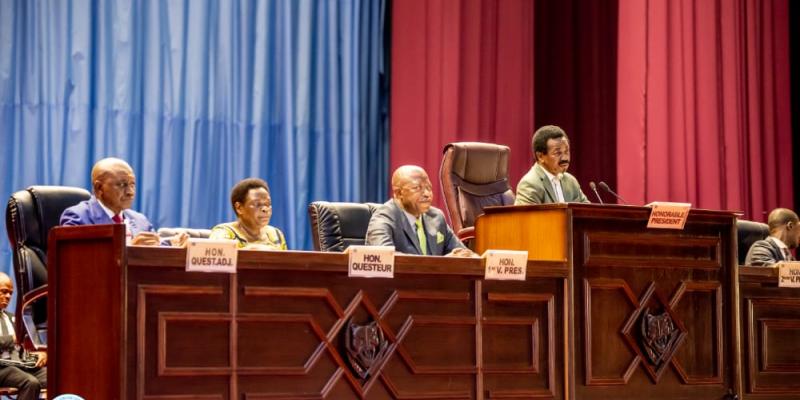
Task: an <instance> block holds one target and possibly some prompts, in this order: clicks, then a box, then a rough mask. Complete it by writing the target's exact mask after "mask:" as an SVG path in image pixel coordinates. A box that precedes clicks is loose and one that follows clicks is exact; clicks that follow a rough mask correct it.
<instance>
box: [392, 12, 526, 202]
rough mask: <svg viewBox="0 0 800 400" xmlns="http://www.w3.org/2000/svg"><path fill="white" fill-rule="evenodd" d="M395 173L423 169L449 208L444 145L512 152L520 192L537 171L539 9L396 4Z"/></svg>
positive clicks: (438, 199)
mask: <svg viewBox="0 0 800 400" xmlns="http://www.w3.org/2000/svg"><path fill="white" fill-rule="evenodd" d="M392 8H393V14H392V25H393V26H392V89H391V91H392V95H391V96H392V107H391V110H392V114H391V115H392V118H391V132H392V135H391V143H392V144H391V167H392V169H394V168H395V167H397V166H400V165H403V164H417V165H421V166H423V167H424V168H425V169H426V170H427V171H428V174H429V175H430V176H431V180H432V181H433V183H434V195H435V198H436V199H435V203H436V204H437V205H438V206H439V207H441V205H442V204H444V202H443V201H442V198H441V197H442V196H441V190H440V189H439V178H438V176H439V166H440V165H441V160H442V149H443V148H444V145H445V144H447V143H450V142H456V141H482V142H493V143H500V144H505V145H507V146H509V147H511V161H510V163H511V164H510V166H509V173H510V175H511V180H512V181H513V184H514V185H516V182H517V181H518V180H519V178H521V177H522V175H523V174H524V172H525V171H526V170H527V169H528V167H530V160H531V156H530V150H529V134H530V132H531V130H532V129H533V73H532V71H533V2H532V1H530V0H503V1H481V0H464V1H429V0H401V1H394V2H393V7H392Z"/></svg>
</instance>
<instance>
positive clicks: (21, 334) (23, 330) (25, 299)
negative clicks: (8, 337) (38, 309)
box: [14, 285, 47, 351]
mask: <svg viewBox="0 0 800 400" xmlns="http://www.w3.org/2000/svg"><path fill="white" fill-rule="evenodd" d="M45 296H47V285H42V286H40V287H38V288H36V289H33V290H31V291H30V292H28V293H25V294H24V295H23V296H22V304H19V305H18V306H17V312H16V317H15V319H16V321H14V325H15V326H14V329H15V331H16V333H17V335H16V336H17V343H18V344H19V345H20V346H22V347H23V348H25V349H26V350H34V351H47V344H45V343H41V342H40V341H39V332H38V329H37V328H36V325H35V324H34V323H33V319H32V318H30V316H29V315H28V314H26V313H25V310H26V309H27V308H28V307H30V306H31V305H32V304H33V302H34V301H36V300H39V299H41V298H42V297H45Z"/></svg>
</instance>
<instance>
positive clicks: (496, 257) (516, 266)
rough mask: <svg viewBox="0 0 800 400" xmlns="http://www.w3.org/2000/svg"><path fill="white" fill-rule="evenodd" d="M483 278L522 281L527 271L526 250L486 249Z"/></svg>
mask: <svg viewBox="0 0 800 400" xmlns="http://www.w3.org/2000/svg"><path fill="white" fill-rule="evenodd" d="M481 257H483V258H484V259H485V260H486V269H485V273H484V276H483V278H484V279H486V280H501V281H524V280H525V277H526V274H527V271H528V252H527V251H517V250H486V251H485V252H484V253H483V255H482V256H481Z"/></svg>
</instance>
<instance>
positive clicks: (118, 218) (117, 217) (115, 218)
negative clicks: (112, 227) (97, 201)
mask: <svg viewBox="0 0 800 400" xmlns="http://www.w3.org/2000/svg"><path fill="white" fill-rule="evenodd" d="M111 220H112V221H114V223H115V224H121V223H122V215H119V214H117V215H115V216H113V217H111Z"/></svg>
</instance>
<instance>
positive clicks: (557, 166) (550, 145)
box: [514, 125, 589, 205]
mask: <svg viewBox="0 0 800 400" xmlns="http://www.w3.org/2000/svg"><path fill="white" fill-rule="evenodd" d="M531 141H532V147H533V156H534V157H535V158H536V164H535V165H534V166H533V167H532V168H531V169H530V171H528V173H527V174H525V176H523V177H522V179H521V180H520V181H519V185H517V198H516V200H515V201H514V204H515V205H522V204H544V203H573V202H578V203H588V202H589V199H587V198H586V195H585V194H583V192H582V191H581V185H580V184H579V183H578V180H577V179H575V177H574V176H572V175H570V174H569V173H568V172H567V168H569V138H567V134H566V133H564V130H563V129H561V128H559V127H557V126H555V125H545V126H543V127H541V128H539V129H537V130H536V133H534V134H533V139H532V140H531Z"/></svg>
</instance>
